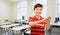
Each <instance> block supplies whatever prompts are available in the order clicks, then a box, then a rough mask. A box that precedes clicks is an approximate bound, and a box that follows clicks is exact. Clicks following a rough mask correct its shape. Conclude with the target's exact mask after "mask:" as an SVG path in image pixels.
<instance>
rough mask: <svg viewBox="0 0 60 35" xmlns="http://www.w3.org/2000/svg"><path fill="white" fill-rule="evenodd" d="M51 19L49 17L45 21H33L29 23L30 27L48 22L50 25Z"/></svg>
mask: <svg viewBox="0 0 60 35" xmlns="http://www.w3.org/2000/svg"><path fill="white" fill-rule="evenodd" d="M50 19H51V17H50V16H48V17H46V18H45V19H43V20H39V21H34V22H31V21H30V22H29V25H30V26H34V25H36V24H38V23H40V22H46V23H47V24H49V22H50Z"/></svg>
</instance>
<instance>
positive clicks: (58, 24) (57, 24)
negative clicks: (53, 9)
mask: <svg viewBox="0 0 60 35" xmlns="http://www.w3.org/2000/svg"><path fill="white" fill-rule="evenodd" d="M51 25H55V26H60V23H53V24H51Z"/></svg>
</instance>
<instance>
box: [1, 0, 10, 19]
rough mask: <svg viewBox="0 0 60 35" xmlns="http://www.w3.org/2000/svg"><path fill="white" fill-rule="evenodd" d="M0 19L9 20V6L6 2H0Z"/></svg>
mask: <svg viewBox="0 0 60 35" xmlns="http://www.w3.org/2000/svg"><path fill="white" fill-rule="evenodd" d="M0 19H3V20H4V19H10V5H9V3H8V2H6V1H1V0H0Z"/></svg>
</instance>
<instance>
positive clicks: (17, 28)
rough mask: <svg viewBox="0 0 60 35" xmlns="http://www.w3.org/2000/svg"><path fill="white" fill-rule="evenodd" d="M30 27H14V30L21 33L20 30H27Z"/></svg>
mask: <svg viewBox="0 0 60 35" xmlns="http://www.w3.org/2000/svg"><path fill="white" fill-rule="evenodd" d="M29 27H30V26H29V25H23V26H19V27H13V28H12V30H14V31H19V30H23V29H26V28H29Z"/></svg>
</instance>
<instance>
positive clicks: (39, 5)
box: [34, 3, 43, 10]
mask: <svg viewBox="0 0 60 35" xmlns="http://www.w3.org/2000/svg"><path fill="white" fill-rule="evenodd" d="M37 7H43V5H42V4H39V3H38V4H36V5H35V6H34V10H35V8H37Z"/></svg>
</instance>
